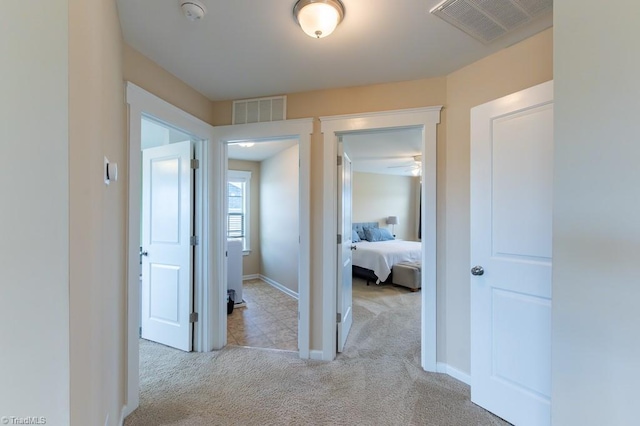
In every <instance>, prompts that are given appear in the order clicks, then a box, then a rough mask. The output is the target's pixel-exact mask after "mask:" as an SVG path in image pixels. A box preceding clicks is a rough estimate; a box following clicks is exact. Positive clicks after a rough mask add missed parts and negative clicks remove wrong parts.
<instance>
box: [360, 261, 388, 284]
mask: <svg viewBox="0 0 640 426" xmlns="http://www.w3.org/2000/svg"><path fill="white" fill-rule="evenodd" d="M351 273H352V275H353V276H354V277H358V278H362V279H363V280H367V285H369V283H370V282H371V281H373V282H374V283H377V282H378V277H377V276H376V274H374V273H373V271H372V270H371V269H365V268H361V267H360V266H356V265H353V266H351ZM392 277H393V268H391V273H390V274H389V277H387V280H386V281H382V282H384V283H390V282H392V280H391V279H392Z"/></svg>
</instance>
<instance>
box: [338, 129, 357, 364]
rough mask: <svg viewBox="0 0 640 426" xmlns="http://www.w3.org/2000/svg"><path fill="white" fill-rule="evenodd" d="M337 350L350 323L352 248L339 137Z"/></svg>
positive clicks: (348, 174) (348, 176)
mask: <svg viewBox="0 0 640 426" xmlns="http://www.w3.org/2000/svg"><path fill="white" fill-rule="evenodd" d="M338 156H339V157H338V158H339V160H338V232H339V234H340V238H339V239H338V246H339V247H338V292H337V295H338V311H337V312H338V318H337V321H338V352H342V351H343V350H344V344H345V342H346V341H347V336H348V335H349V330H351V324H352V323H353V312H352V305H353V302H352V284H353V282H352V280H353V277H352V275H351V250H352V249H354V248H355V246H353V244H352V241H351V186H352V170H351V159H350V158H349V156H348V155H347V153H346V152H344V146H343V145H342V141H341V142H340V143H339V144H338Z"/></svg>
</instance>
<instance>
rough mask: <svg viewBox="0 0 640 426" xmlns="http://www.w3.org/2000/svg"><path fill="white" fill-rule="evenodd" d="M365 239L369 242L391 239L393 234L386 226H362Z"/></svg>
mask: <svg viewBox="0 0 640 426" xmlns="http://www.w3.org/2000/svg"><path fill="white" fill-rule="evenodd" d="M364 236H365V239H366V240H368V241H371V242H375V241H389V240H393V239H394V238H393V235H391V232H389V230H388V229H387V228H364Z"/></svg>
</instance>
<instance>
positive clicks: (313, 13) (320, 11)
mask: <svg viewBox="0 0 640 426" xmlns="http://www.w3.org/2000/svg"><path fill="white" fill-rule="evenodd" d="M293 16H294V17H295V18H296V20H297V21H298V24H300V28H302V31H304V32H305V33H306V34H307V35H308V36H309V37H313V38H323V37H326V36H328V35H329V34H331V33H332V32H333V30H335V29H336V27H337V26H338V24H339V23H340V22H341V21H342V19H343V18H344V5H343V4H342V2H341V1H340V0H298V2H297V3H296V4H295V6H293Z"/></svg>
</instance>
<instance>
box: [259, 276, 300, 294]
mask: <svg viewBox="0 0 640 426" xmlns="http://www.w3.org/2000/svg"><path fill="white" fill-rule="evenodd" d="M260 279H261V280H262V281H264V282H265V283H267V284H269V285H270V286H271V287H273V288H275V289H278V290H280V291H281V292H283V293H284V294H286V295H287V296H291V297H293V298H294V299H296V300H299V299H298V293H296V292H295V291H293V290H291V289H290V288H289V287H285V286H284V285H282V284H280V283H279V282H277V281H275V280H272V279H271V278H269V277H265V276H264V275H260Z"/></svg>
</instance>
